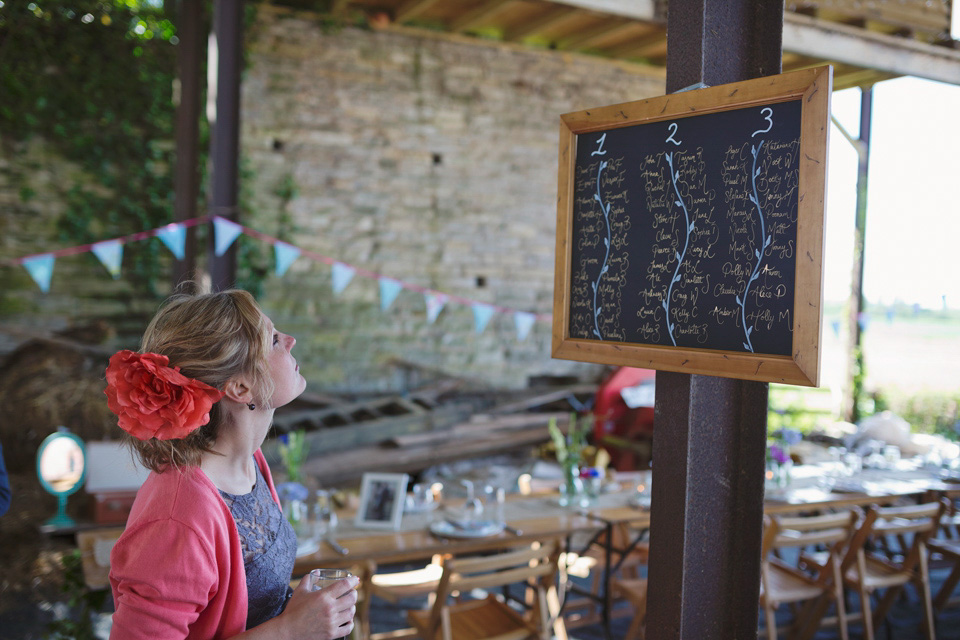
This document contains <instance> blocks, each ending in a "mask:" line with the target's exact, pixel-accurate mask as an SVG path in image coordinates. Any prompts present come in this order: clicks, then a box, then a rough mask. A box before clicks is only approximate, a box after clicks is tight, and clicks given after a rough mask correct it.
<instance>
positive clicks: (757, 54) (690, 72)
mask: <svg viewBox="0 0 960 640" xmlns="http://www.w3.org/2000/svg"><path fill="white" fill-rule="evenodd" d="M782 26H783V4H782V3H781V2H777V1H776V0H764V1H763V2H755V1H754V0H672V1H671V2H670V14H669V18H668V23H667V33H668V42H669V46H668V47H667V90H668V91H671V92H672V91H677V90H680V89H683V88H685V87H689V86H691V85H696V84H697V83H704V84H707V85H719V84H724V83H728V82H735V81H739V80H747V79H751V78H756V77H760V76H765V75H771V74H775V73H778V72H779V71H780V59H781V34H782ZM767 395H768V388H767V384H766V383H762V382H748V381H744V380H733V379H725V378H715V377H711V376H701V375H688V374H681V373H671V372H664V371H658V372H657V393H656V406H655V409H654V411H655V417H654V424H655V429H654V436H653V480H654V482H653V504H652V512H651V530H650V570H649V573H648V579H649V584H650V589H649V600H648V604H647V611H648V614H647V636H648V637H649V638H650V640H668V639H669V640H681V639H686V638H697V639H698V640H725V639H727V638H756V637H757V613H758V602H759V592H760V539H761V533H762V522H763V470H764V464H765V459H766V455H765V454H766V436H767Z"/></svg>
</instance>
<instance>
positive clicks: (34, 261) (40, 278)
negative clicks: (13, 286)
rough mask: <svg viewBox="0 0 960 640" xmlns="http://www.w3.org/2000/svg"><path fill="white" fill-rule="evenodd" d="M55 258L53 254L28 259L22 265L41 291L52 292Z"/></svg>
mask: <svg viewBox="0 0 960 640" xmlns="http://www.w3.org/2000/svg"><path fill="white" fill-rule="evenodd" d="M53 263H54V257H53V254H52V253H44V254H43V255H39V256H33V257H32V258H27V259H26V260H24V261H23V262H22V263H21V264H23V268H24V269H26V270H27V273H29V274H30V277H31V278H33V281H34V282H36V283H37V286H38V287H40V291H43V292H44V293H47V292H48V291H50V280H51V278H53Z"/></svg>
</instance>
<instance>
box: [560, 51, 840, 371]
mask: <svg viewBox="0 0 960 640" xmlns="http://www.w3.org/2000/svg"><path fill="white" fill-rule="evenodd" d="M831 92H832V69H831V68H830V67H829V66H825V67H819V68H815V69H808V70H803V71H796V72H790V73H785V74H780V75H775V76H768V77H764V78H758V79H755V80H748V81H744V82H737V83H733V84H728V85H722V86H717V87H710V88H705V89H699V90H695V91H685V92H679V93H674V94H670V95H665V96H660V97H656V98H650V99H647V100H638V101H636V102H630V103H624V104H618V105H611V106H606V107H601V108H596V109H589V110H584V111H578V112H574V113H568V114H564V115H562V116H561V123H560V146H559V171H558V198H557V240H556V270H555V287H554V308H553V335H552V354H553V357H555V358H563V359H569V360H578V361H583V362H595V363H602V364H611V365H622V366H632V367H642V368H650V369H659V370H665V371H676V372H681V373H691V374H704V375H713V376H720V377H729V378H738V379H744V380H758V381H765V382H780V383H789V384H797V385H804V386H817V384H818V383H819V375H820V332H821V324H822V284H823V244H824V241H823V222H824V199H825V190H826V166H827V146H828V135H829V118H830V94H831ZM781 103H791V104H790V105H782V104H781ZM767 105H770V107H769V108H770V109H771V110H772V109H787V108H789V109H792V110H793V111H796V110H797V109H799V114H800V115H799V125H797V124H796V123H794V124H793V125H792V126H795V127H798V130H799V151H798V152H797V153H796V155H795V157H796V161H797V166H796V167H795V168H794V169H793V170H792V171H793V173H792V174H790V175H791V177H792V176H793V175H794V174H796V175H797V178H796V180H797V184H796V195H795V196H794V197H795V199H796V222H795V233H796V245H795V254H794V256H795V257H794V258H793V260H794V265H793V268H794V269H795V271H794V272H793V273H792V274H791V275H792V276H793V280H792V284H793V296H792V306H791V307H790V311H791V314H792V315H789V316H788V317H789V318H790V319H789V320H783V321H782V324H783V325H785V326H786V325H788V323H789V325H790V328H789V329H785V330H783V331H781V333H783V334H785V337H783V336H781V341H782V342H784V344H785V345H786V346H784V347H783V348H782V349H781V350H780V351H781V352H780V353H763V352H752V351H753V349H752V348H751V349H750V351H747V350H746V348H747V347H748V346H750V347H752V345H748V342H749V341H750V336H751V333H750V332H751V331H752V330H753V327H750V326H748V325H749V324H750V322H756V321H755V320H750V319H748V316H746V314H745V313H744V316H743V320H742V321H740V319H739V318H735V319H733V320H731V322H739V323H740V324H739V326H741V327H742V331H743V332H744V335H746V336H747V338H746V341H744V342H743V346H744V350H743V351H741V350H738V348H739V345H735V347H737V348H722V349H721V348H713V347H711V345H710V344H709V343H707V344H705V346H704V347H703V348H701V347H699V346H691V345H689V344H687V345H680V346H676V345H677V341H676V339H674V343H673V344H661V343H657V344H647V343H644V342H642V341H632V340H629V339H605V338H604V336H603V335H602V334H601V332H600V331H593V333H594V334H596V336H597V337H594V336H592V335H589V336H588V335H584V331H583V329H582V327H581V328H579V329H578V330H579V331H580V335H577V336H572V335H571V317H572V316H573V315H574V311H571V303H572V301H573V302H574V303H576V302H577V300H578V298H574V297H573V293H572V291H573V290H574V289H573V278H574V276H575V273H574V272H575V270H577V269H579V270H580V271H582V270H583V267H582V264H583V260H582V259H581V261H580V262H579V263H578V265H574V264H573V255H574V250H575V247H574V244H575V243H574V224H575V217H576V216H577V215H578V214H577V211H587V210H588V209H589V207H591V206H596V205H593V204H592V203H590V202H588V201H589V200H590V196H591V194H589V193H586V191H585V189H584V188H583V187H582V185H580V184H579V183H577V180H578V179H579V176H578V170H579V175H584V174H586V171H585V169H584V167H578V148H577V145H578V140H579V138H580V137H581V136H584V140H590V141H591V142H590V144H596V143H597V142H599V144H600V145H601V146H602V145H603V143H604V138H606V137H607V136H608V135H609V136H610V137H609V139H607V140H606V142H607V143H610V141H611V140H616V139H617V138H616V136H621V139H623V137H624V136H628V135H634V134H631V133H629V132H628V131H619V130H620V129H622V128H625V127H633V129H632V130H633V131H638V130H639V128H638V127H634V125H648V124H656V127H657V130H660V129H664V130H666V129H667V125H668V123H669V126H670V127H672V130H673V131H676V130H677V126H676V124H674V123H680V128H681V130H682V128H683V127H684V126H685V123H687V124H689V123H690V122H692V121H685V119H686V118H694V119H695V118H697V117H698V116H703V115H711V114H725V113H726V115H722V116H718V117H724V118H732V117H736V114H734V113H728V112H735V111H738V110H739V111H740V112H741V113H748V111H747V110H754V109H756V108H758V107H760V108H761V113H764V112H763V108H765V107H766V106H767ZM776 105H780V106H776ZM796 105H799V107H797V106H796ZM749 113H751V114H752V113H753V111H749ZM705 121H706V119H703V120H701V122H705ZM771 127H772V123H771ZM650 130H651V131H652V130H653V128H651V129H650ZM688 130H689V128H688ZM768 130H769V129H768ZM721 134H722V132H720V134H718V136H716V139H717V140H719V139H720V138H721V137H722V135H721ZM587 135H589V136H590V137H589V138H588V137H586V136H587ZM660 139H661V140H662V139H663V138H660ZM712 139H713V138H711V137H710V136H705V137H703V140H704V142H703V145H706V146H709V144H711V140H712ZM738 140H739V139H738ZM666 142H668V143H669V142H673V143H674V144H677V142H676V140H670V139H669V138H667V139H666ZM584 144H586V143H584ZM664 144H665V143H664ZM720 144H721V143H720V142H717V143H716V145H717V146H718V148H719V145H720ZM746 146H747V148H748V150H749V148H750V147H749V143H748V144H747V145H746ZM668 147H669V145H667V146H665V147H664V152H663V153H662V154H661V155H662V156H663V157H666V156H668V155H669V156H671V159H670V170H669V171H670V174H667V175H668V176H669V177H671V178H673V179H674V187H675V188H676V186H677V184H678V182H679V179H678V178H676V177H675V176H673V175H671V174H672V172H673V171H674V167H673V163H672V155H673V154H672V153H667V152H666V151H665V149H667V148H668ZM770 147H771V145H768V146H767V147H766V148H765V151H766V150H767V149H769V148H770ZM590 148H594V147H590ZM669 148H671V149H672V148H673V147H669ZM584 149H586V147H584ZM596 149H597V150H598V152H599V149H600V146H597V147H596ZM758 151H759V149H758ZM582 153H584V154H585V151H583V152H582ZM628 153H630V152H628ZM633 153H639V152H633ZM651 153H652V152H651ZM716 153H722V152H719V151H718V152H716ZM678 155H679V152H678ZM757 157H758V156H757V155H756V152H754V165H753V166H754V168H756V167H757V162H756V158H757ZM633 159H635V157H633ZM745 164H747V161H745ZM591 166H592V165H591ZM604 166H605V165H601V170H603V168H604ZM677 175H679V174H677ZM600 185H601V180H600V177H599V175H598V176H596V192H597V195H596V200H597V202H598V203H599V204H600V207H601V213H602V212H603V211H602V207H603V205H604V202H603V198H602V197H601V195H600V189H601V186H600ZM575 189H580V191H579V192H578V193H579V199H577V200H576V201H575V196H576V194H575ZM676 193H677V194H679V193H680V191H679V190H678V191H677V192H676ZM630 195H631V196H632V197H633V198H634V200H636V199H638V198H640V197H641V196H643V195H644V192H643V191H642V190H641V189H640V188H637V189H635V190H634V191H633V192H631V193H630ZM754 195H757V190H756V187H754ZM585 196H586V197H585ZM668 197H669V198H673V199H674V200H676V202H675V203H673V202H671V203H669V206H673V205H674V204H676V205H678V207H677V211H679V210H680V205H682V202H681V198H680V197H679V195H678V196H677V197H674V196H673V193H672V192H671V193H670V194H669V195H668ZM757 197H759V196H757ZM722 200H723V198H719V199H718V207H721V208H722V207H723V206H724V205H723V204H722ZM648 201H649V200H648ZM606 206H607V207H608V208H607V212H609V211H610V209H609V204H607V205H606ZM575 207H579V209H576V210H575ZM691 207H692V205H691ZM756 208H757V209H758V210H759V209H761V206H760V204H757V206H756ZM711 211H712V210H711ZM721 211H722V209H721ZM685 213H686V207H684V214H685ZM604 215H606V214H604ZM624 215H628V214H624ZM711 215H712V214H711ZM718 219H721V222H722V216H719V215H718ZM578 222H579V223H581V227H582V221H578ZM635 222H637V220H635ZM640 222H643V221H642V220H640V221H639V222H637V224H639V223H640ZM682 222H683V218H682V217H681V218H680V223H676V224H677V226H676V227H674V228H675V229H680V233H683V232H684V231H686V229H685V228H684V227H683V226H682ZM730 226H731V228H732V226H733V225H732V224H731V225H730ZM690 229H693V227H692V226H691V227H690ZM647 231H648V230H647V229H644V230H643V232H644V233H647ZM630 233H638V232H637V231H631V232H630ZM731 233H732V231H731ZM678 235H679V233H678ZM762 235H763V232H761V233H760V234H757V233H756V232H753V236H752V237H754V238H756V237H757V236H762ZM687 237H688V238H689V237H691V236H690V232H687ZM609 238H610V236H609V231H608V233H607V239H606V247H607V249H606V251H607V253H606V255H608V256H609V255H610V254H611V242H610V239H609ZM752 242H754V243H756V242H757V240H755V239H754V240H752ZM759 242H760V243H762V242H763V238H762V237H761V238H760V240H759ZM581 244H582V243H581ZM680 244H681V246H684V247H685V245H682V243H680ZM673 246H674V247H676V245H673ZM767 246H768V245H763V246H762V247H760V246H759V245H751V246H750V253H751V257H752V254H753V249H754V247H756V248H757V249H758V250H761V249H762V250H763V251H764V252H765V251H767ZM791 248H792V247H791ZM668 250H670V251H675V252H676V260H675V264H676V272H673V271H671V273H670V275H669V276H667V277H668V278H674V279H673V280H669V282H678V280H677V279H676V278H677V274H679V273H680V266H681V264H683V258H681V254H680V251H679V249H677V248H673V249H669V248H668ZM684 251H686V249H685V248H684ZM624 252H625V253H624V255H627V256H628V257H630V258H633V257H635V255H634V254H629V253H626V250H624ZM756 255H757V261H756V266H757V268H759V267H760V263H761V262H762V261H763V260H764V258H763V257H761V256H762V255H763V254H761V253H757V254H756ZM636 258H637V260H639V259H642V258H643V256H640V255H636ZM605 259H606V258H604V260H605ZM666 260H668V261H669V260H674V256H673V255H672V254H670V255H669V257H668V258H666ZM625 269H626V268H625ZM671 269H672V267H671ZM605 273H606V263H604V270H603V271H600V272H599V275H598V276H596V281H595V282H593V283H591V284H592V286H593V299H594V303H593V314H594V318H596V317H597V314H599V313H600V310H599V309H600V306H602V304H601V305H600V306H598V304H597V302H596V300H597V293H596V292H597V291H598V290H599V287H598V286H597V285H598V284H599V283H601V280H600V278H601V277H604V274H605ZM624 274H626V271H624ZM754 276H756V270H754ZM624 279H625V280H626V279H627V278H626V277H624ZM581 280H582V278H581ZM667 281H668V280H665V281H664V282H667ZM632 282H633V281H631V284H632ZM746 282H747V284H746V285H745V286H746V289H745V290H742V292H741V294H740V295H742V296H743V300H746V299H747V295H746V294H747V292H748V291H749V286H750V285H749V283H750V282H753V279H750V280H747V281H746ZM620 286H622V287H625V289H624V290H625V291H627V292H628V294H627V295H629V292H630V291H631V288H630V287H628V286H626V285H620ZM671 286H672V284H671ZM663 289H664V290H666V287H663ZM582 291H583V288H582V287H580V288H579V290H578V293H577V295H578V296H580V298H579V299H581V300H582V299H585V298H584V297H583V295H582ZM660 295H661V296H662V299H661V300H660V301H659V305H660V306H663V309H664V313H662V314H659V315H660V319H659V320H658V321H659V322H661V323H663V324H664V325H665V326H667V327H668V328H669V329H670V332H671V338H672V339H673V332H674V328H675V327H676V326H677V325H676V322H677V321H674V324H673V325H671V324H670V313H671V310H670V308H668V307H667V306H666V305H667V304H668V303H666V302H664V300H667V299H668V298H669V297H670V296H669V294H668V293H661V294H660ZM727 295H729V297H730V299H733V295H732V294H727ZM784 298H785V299H784V301H783V302H782V304H785V305H786V304H790V296H789V295H785V296H784ZM641 299H642V298H641ZM736 301H737V303H739V304H740V306H741V307H745V303H741V301H740V297H739V296H737V297H736ZM617 304H618V305H619V304H620V302H619V299H618V302H617ZM581 306H582V305H581ZM624 306H626V304H625V305H624ZM617 311H618V312H619V313H620V317H622V318H625V320H624V322H627V321H629V320H628V319H626V318H627V317H628V315H629V314H630V313H633V312H635V311H636V309H635V308H632V307H628V308H626V309H620V308H619V307H617ZM656 311H659V309H656ZM636 315H639V312H637V314H636ZM781 315H782V314H781ZM616 316H617V313H614V312H610V313H609V314H608V317H616ZM584 317H589V316H588V315H584ZM581 324H582V323H581ZM591 330H592V326H591ZM724 330H729V329H728V328H725V329H724ZM787 332H789V335H786V334H787ZM759 334H760V332H759V331H758V332H757V333H756V334H754V335H759ZM658 335H659V334H658ZM658 339H659V340H662V339H663V338H662V337H658ZM788 349H789V351H788Z"/></svg>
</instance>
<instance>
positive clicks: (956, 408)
mask: <svg viewBox="0 0 960 640" xmlns="http://www.w3.org/2000/svg"><path fill="white" fill-rule="evenodd" d="M880 403H882V406H884V408H887V409H889V410H890V411H892V412H893V413H895V414H897V415H898V416H900V417H901V418H903V419H904V420H906V421H907V422H908V423H910V427H911V430H912V431H914V432H919V433H932V434H939V435H941V436H943V437H945V438H948V439H950V440H960V433H958V431H957V430H958V429H960V391H954V392H953V393H950V392H941V393H937V392H915V393H909V394H905V393H903V394H901V393H897V392H895V391H892V392H889V393H888V394H886V395H883V396H880V397H878V404H880Z"/></svg>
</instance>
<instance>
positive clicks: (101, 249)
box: [90, 240, 123, 280]
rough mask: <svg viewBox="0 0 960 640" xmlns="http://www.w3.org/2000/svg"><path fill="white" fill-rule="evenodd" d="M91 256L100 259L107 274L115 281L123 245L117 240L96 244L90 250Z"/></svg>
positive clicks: (117, 276)
mask: <svg viewBox="0 0 960 640" xmlns="http://www.w3.org/2000/svg"><path fill="white" fill-rule="evenodd" d="M90 249H91V251H93V254H94V255H95V256H97V258H99V259H100V262H102V263H103V266H104V267H106V268H107V272H108V273H109V274H110V275H112V276H113V279H114V280H116V279H117V278H119V277H120V263H121V262H123V245H122V244H121V243H120V241H119V240H105V241H104V242H98V243H96V244H95V245H93V246H92V247H91V248H90Z"/></svg>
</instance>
